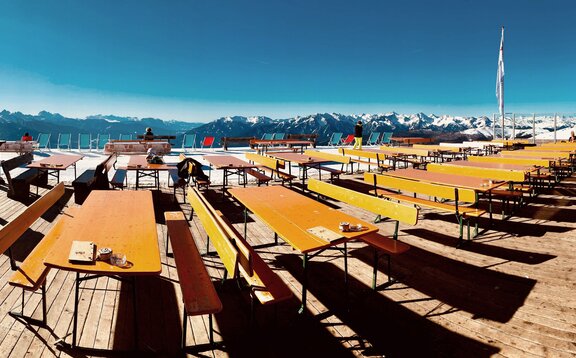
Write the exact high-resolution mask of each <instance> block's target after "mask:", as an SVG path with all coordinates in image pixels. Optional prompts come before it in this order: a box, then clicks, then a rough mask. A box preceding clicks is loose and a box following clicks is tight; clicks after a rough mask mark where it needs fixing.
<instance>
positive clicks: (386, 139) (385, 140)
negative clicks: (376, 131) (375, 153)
mask: <svg viewBox="0 0 576 358" xmlns="http://www.w3.org/2000/svg"><path fill="white" fill-rule="evenodd" d="M391 140H392V132H384V133H383V134H382V139H381V140H380V144H383V145H390V142H391Z"/></svg>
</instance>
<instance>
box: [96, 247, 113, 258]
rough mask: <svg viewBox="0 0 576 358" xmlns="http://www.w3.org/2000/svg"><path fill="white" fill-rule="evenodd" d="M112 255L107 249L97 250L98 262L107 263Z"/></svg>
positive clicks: (110, 250)
mask: <svg viewBox="0 0 576 358" xmlns="http://www.w3.org/2000/svg"><path fill="white" fill-rule="evenodd" d="M111 255H112V249H111V248H108V247H103V248H101V249H99V250H98V259H99V260H100V261H108V260H110V256H111Z"/></svg>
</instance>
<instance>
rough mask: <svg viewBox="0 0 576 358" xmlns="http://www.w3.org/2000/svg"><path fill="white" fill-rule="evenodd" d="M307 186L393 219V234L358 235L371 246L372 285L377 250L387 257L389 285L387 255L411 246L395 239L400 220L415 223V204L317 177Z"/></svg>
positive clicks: (330, 196) (376, 270)
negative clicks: (351, 188) (379, 195)
mask: <svg viewBox="0 0 576 358" xmlns="http://www.w3.org/2000/svg"><path fill="white" fill-rule="evenodd" d="M308 189H309V190H311V191H313V192H316V193H318V196H320V195H323V196H326V197H328V198H331V199H335V200H338V201H341V202H344V203H347V204H350V205H353V206H356V207H359V208H362V209H365V210H367V211H370V212H372V213H374V214H376V215H378V217H377V221H379V220H380V219H381V218H384V217H386V218H389V219H392V220H395V221H396V223H395V229H394V233H393V234H392V236H384V235H382V234H379V233H377V232H376V233H372V234H369V235H364V236H362V237H360V239H361V240H362V241H364V242H365V243H366V244H368V245H370V246H372V248H374V266H373V278H372V289H376V274H377V272H378V261H379V258H380V256H379V252H381V253H383V254H384V255H385V256H386V257H387V259H388V270H387V275H388V282H387V283H386V285H387V286H388V285H390V284H392V282H393V280H392V279H391V271H390V270H391V264H390V256H391V255H399V254H402V253H404V252H406V251H408V249H410V245H408V244H406V243H403V242H401V241H398V228H399V223H400V222H402V223H405V224H408V225H416V223H417V222H418V208H415V207H413V206H407V205H403V204H400V203H394V202H392V201H388V200H382V199H381V198H378V197H375V196H371V195H367V194H364V193H359V192H357V191H354V190H350V189H346V188H343V187H340V186H337V185H333V184H329V183H325V182H322V181H320V180H316V179H310V180H309V181H308Z"/></svg>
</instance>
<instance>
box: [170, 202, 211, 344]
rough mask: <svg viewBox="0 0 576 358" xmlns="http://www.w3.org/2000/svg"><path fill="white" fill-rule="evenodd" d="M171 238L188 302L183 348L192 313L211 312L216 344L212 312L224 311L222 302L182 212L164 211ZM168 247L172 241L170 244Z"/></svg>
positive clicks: (181, 283)
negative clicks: (189, 317)
mask: <svg viewBox="0 0 576 358" xmlns="http://www.w3.org/2000/svg"><path fill="white" fill-rule="evenodd" d="M164 219H165V221H166V228H167V230H168V233H167V235H168V238H170V243H171V244H172V252H173V253H174V261H175V263H176V270H177V272H178V280H179V283H180V289H181V291H182V300H183V301H184V317H183V318H182V344H181V347H182V349H185V348H186V330H187V327H188V319H187V318H188V316H197V315H204V314H207V315H209V316H208V322H209V329H210V344H211V345H213V344H214V334H213V332H214V330H213V325H212V315H213V314H215V313H218V312H220V311H222V302H221V301H220V298H219V297H218V293H217V292H216V289H215V288H214V284H213V283H212V279H211V278H210V275H209V274H208V271H207V270H206V266H205V265H204V261H202V257H201V256H200V252H198V248H197V247H196V243H195V242H194V238H193V237H192V233H191V232H190V227H189V226H188V221H186V218H185V217H184V214H183V213H182V212H181V211H167V212H165V213H164ZM166 246H168V243H166Z"/></svg>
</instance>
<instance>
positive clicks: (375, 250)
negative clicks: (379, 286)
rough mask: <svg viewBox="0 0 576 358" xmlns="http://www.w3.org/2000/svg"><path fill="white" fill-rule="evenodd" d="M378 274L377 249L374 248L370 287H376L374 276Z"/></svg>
mask: <svg viewBox="0 0 576 358" xmlns="http://www.w3.org/2000/svg"><path fill="white" fill-rule="evenodd" d="M377 275H378V250H377V249H376V248H374V266H373V267H372V289H373V290H375V289H376V276H377Z"/></svg>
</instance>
